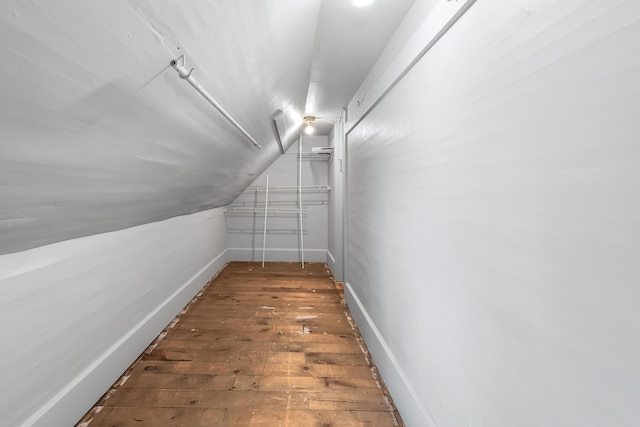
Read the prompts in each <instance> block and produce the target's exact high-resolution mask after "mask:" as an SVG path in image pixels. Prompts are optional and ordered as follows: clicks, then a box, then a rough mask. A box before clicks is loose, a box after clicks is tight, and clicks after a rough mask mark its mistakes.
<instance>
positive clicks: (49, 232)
mask: <svg viewBox="0 0 640 427" xmlns="http://www.w3.org/2000/svg"><path fill="white" fill-rule="evenodd" d="M346 3H349V2H348V1H347V0H325V1H322V2H321V1H320V0H269V1H255V0H224V1H213V0H209V1H207V0H194V1H189V2H184V1H177V0H171V1H169V0H119V1H116V0H114V1H108V2H107V1H98V0H84V1H83V0H73V1H72V0H64V1H63V0H60V1H56V2H50V1H46V0H41V1H36V0H33V1H16V0H13V1H12V0H5V1H3V2H2V5H1V6H0V55H1V57H2V58H3V67H2V68H0V253H1V254H5V253H10V252H15V251H20V250H24V249H29V248H32V247H37V246H40V245H43V244H47V243H52V242H56V241H60V240H66V239H70V238H74V237H80V236H86V235H91V234H96V233H101V232H106V231H113V230H118V229H122V228H126V227H131V226H135V225H139V224H144V223H147V222H152V221H157V220H162V219H166V218H170V217H173V216H177V215H184V214H189V213H193V212H196V211H200V210H205V209H210V208H214V207H219V206H225V205H226V204H228V203H229V202H230V201H232V200H233V199H234V198H235V197H236V196H237V195H238V194H239V193H240V192H241V191H242V190H243V189H244V188H245V187H246V186H247V185H249V184H250V183H251V182H252V181H253V180H254V179H255V177H257V176H258V175H259V174H260V173H261V172H262V171H263V170H264V169H265V168H266V167H268V165H270V164H271V163H272V162H273V161H274V160H275V159H276V158H277V157H278V155H279V154H280V148H279V146H278V143H277V141H276V137H275V133H274V126H273V122H272V117H273V115H274V114H275V113H276V111H278V110H282V111H284V114H283V116H284V117H285V118H286V120H287V122H286V124H287V126H288V130H289V133H288V139H287V140H286V141H285V145H287V144H290V143H291V142H292V141H293V140H294V139H295V137H296V136H297V132H298V129H299V123H298V122H295V121H294V120H293V119H292V118H293V117H295V116H298V117H300V116H302V115H303V114H304V113H305V111H304V109H305V106H308V105H309V101H308V98H309V97H311V98H313V102H312V104H313V109H314V110H316V111H319V112H321V113H322V114H324V115H332V116H337V115H339V114H340V108H342V107H343V106H345V105H346V104H347V102H348V100H349V99H350V97H351V96H352V95H353V93H354V92H355V91H356V89H357V86H358V85H359V83H360V82H361V81H362V79H363V78H364V76H366V74H367V72H368V70H369V69H370V68H371V65H372V64H373V62H374V61H375V59H376V58H377V56H378V55H379V53H380V51H381V50H382V49H383V48H384V46H385V44H386V40H388V38H389V37H390V35H391V34H392V33H393V31H394V29H395V28H396V27H397V26H398V24H399V22H400V20H401V19H402V18H403V16H404V15H405V14H406V12H407V10H408V8H409V7H410V6H411V3H412V0H408V1H403V0H387V1H380V0H379V1H378V3H380V4H379V5H378V6H376V4H375V3H374V4H373V5H372V6H370V7H369V8H367V9H357V8H354V7H345V4H346ZM376 7H377V8H376ZM332 45H333V46H335V50H332V49H331V46H332ZM354 49H355V50H354ZM332 52H333V53H332ZM348 52H351V53H352V54H351V55H349V54H348ZM353 52H359V53H358V54H353ZM181 55H185V59H186V66H187V68H195V70H194V72H193V76H194V77H195V78H196V79H197V80H198V81H199V83H200V84H201V85H202V86H203V87H204V88H205V89H207V91H208V92H209V93H210V94H211V95H212V96H213V97H214V98H215V99H216V100H217V101H218V102H219V103H220V104H221V105H222V106H223V107H224V108H225V109H226V110H227V111H228V112H229V113H230V114H231V115H232V116H233V117H234V118H235V120H237V121H238V122H239V123H240V124H241V125H242V126H243V127H244V128H245V129H246V130H247V131H248V132H249V133H250V134H251V135H252V136H253V137H254V138H256V139H257V140H258V141H259V142H260V144H261V145H262V147H263V148H262V149H261V150H258V149H257V148H255V147H254V146H253V145H252V144H251V142H250V141H248V140H247V139H246V138H244V137H243V136H242V135H241V134H240V133H238V131H237V130H236V129H234V128H233V127H232V126H230V124H229V123H228V122H227V121H226V120H225V119H224V118H222V116H221V115H220V114H219V113H217V111H216V110H215V109H214V108H213V107H212V106H211V105H210V104H208V103H207V101H206V100H205V99H204V98H202V97H201V96H200V95H199V94H198V93H197V92H196V91H195V90H194V89H193V88H192V87H191V86H189V85H188V84H187V83H186V82H185V81H184V80H181V79H180V78H179V76H178V74H177V72H176V71H175V70H174V69H173V68H171V67H170V66H169V62H170V61H171V60H173V59H176V58H178V57H179V56H181ZM326 130H327V129H326V128H325V129H324V131H326Z"/></svg>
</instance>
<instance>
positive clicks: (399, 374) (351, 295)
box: [344, 283, 437, 427]
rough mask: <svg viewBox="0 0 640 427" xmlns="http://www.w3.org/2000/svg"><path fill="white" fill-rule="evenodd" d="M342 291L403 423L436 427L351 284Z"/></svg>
mask: <svg viewBox="0 0 640 427" xmlns="http://www.w3.org/2000/svg"><path fill="white" fill-rule="evenodd" d="M344 290H345V301H346V303H347V306H348V307H349V310H350V311H351V314H352V316H353V318H354V320H355V322H356V325H358V329H359V330H360V333H361V334H362V337H363V338H364V340H365V343H366V344H367V348H368V349H369V353H371V357H372V358H373V360H374V362H375V364H376V367H377V368H378V371H379V372H380V375H381V376H382V379H383V381H384V383H385V385H386V386H387V389H389V392H390V393H391V397H392V398H393V401H394V403H395V405H396V407H397V408H398V411H399V412H400V415H401V416H402V419H403V421H404V423H405V424H406V425H407V427H414V426H415V427H418V426H420V427H437V424H436V422H435V420H434V419H433V417H432V416H431V414H430V413H429V410H428V409H427V408H426V407H425V405H424V404H423V403H422V400H421V399H420V397H419V396H418V394H417V393H416V392H415V390H414V388H413V387H412V385H411V381H409V377H408V376H407V375H406V374H405V372H404V371H403V370H402V367H401V366H400V364H399V363H398V360H397V359H396V358H395V356H394V355H393V352H392V351H391V349H390V348H389V346H388V345H387V343H386V342H385V340H384V338H383V337H382V335H381V334H380V331H379V330H378V328H377V327H376V325H375V324H374V323H373V320H372V319H371V317H370V316H369V314H368V313H367V310H366V309H365V307H364V306H363V305H362V303H361V301H360V299H359V298H358V296H357V295H356V293H355V291H354V290H353V288H352V287H351V285H350V284H349V283H345V289H344Z"/></svg>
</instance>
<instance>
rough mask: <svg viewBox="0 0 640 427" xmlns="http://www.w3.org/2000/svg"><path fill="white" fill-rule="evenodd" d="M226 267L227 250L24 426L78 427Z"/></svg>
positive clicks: (114, 345) (77, 377)
mask: <svg viewBox="0 0 640 427" xmlns="http://www.w3.org/2000/svg"><path fill="white" fill-rule="evenodd" d="M226 263H227V251H226V250H225V251H223V252H222V253H221V254H220V255H218V256H217V257H216V258H214V259H213V260H211V261H210V262H209V263H208V264H207V265H205V266H204V267H203V268H202V269H200V271H198V272H197V273H196V274H194V275H193V276H192V277H191V278H190V279H189V280H188V281H187V282H186V283H185V284H183V285H182V286H181V287H180V288H179V289H177V290H176V291H175V292H174V293H173V294H171V296H169V297H168V298H167V299H166V300H165V301H164V302H163V303H162V304H160V305H159V306H158V307H156V308H155V309H154V310H153V311H152V312H150V313H149V314H148V315H147V316H146V317H145V318H144V319H142V320H141V321H140V322H139V323H138V324H137V325H135V326H134V327H133V328H132V329H131V330H130V331H129V332H128V333H127V334H125V335H124V336H123V337H122V338H120V339H119V340H118V341H117V342H116V343H114V344H113V345H112V346H111V347H110V348H109V349H108V350H107V351H106V352H105V353H104V354H103V355H102V356H101V357H100V358H98V359H97V360H95V361H94V362H93V363H92V364H91V365H90V366H88V367H87V368H86V369H85V370H84V371H82V372H81V373H80V374H79V375H77V376H76V377H75V378H74V379H73V380H72V381H71V382H69V383H68V384H67V386H65V387H64V388H63V389H62V390H60V391H59V392H58V393H57V394H56V395H55V396H53V397H52V398H51V399H50V400H49V401H48V402H47V403H46V404H44V405H43V406H42V407H41V408H40V409H39V410H38V411H36V412H35V413H34V414H33V415H32V416H31V417H29V418H28V419H27V420H26V421H25V422H23V423H22V427H30V426H43V427H44V426H63V425H74V424H75V423H76V422H77V421H78V420H79V419H80V418H81V417H82V416H83V415H84V414H85V413H86V412H87V411H88V410H89V409H91V407H92V406H93V405H94V404H95V402H96V401H97V400H98V399H100V397H101V396H102V395H103V394H104V393H105V391H106V390H108V389H109V387H110V386H111V385H112V384H113V383H114V382H115V381H116V380H117V379H118V378H119V377H120V375H122V373H123V372H124V371H125V370H126V369H127V368H128V367H129V366H130V365H131V363H132V362H133V361H134V360H136V358H137V357H138V356H139V355H140V354H141V353H142V352H143V351H144V350H145V348H147V346H148V345H149V344H150V343H151V342H152V341H153V340H154V339H155V338H156V337H157V336H158V334H160V333H161V332H162V330H163V329H164V328H165V327H166V326H167V325H168V324H169V323H170V322H171V321H172V320H173V319H174V318H175V317H176V315H178V314H179V313H180V311H181V310H182V308H183V307H184V306H185V305H186V304H187V303H188V302H189V301H191V300H192V299H193V297H194V296H195V295H197V293H198V292H199V291H200V290H201V289H202V287H203V286H204V285H205V284H206V283H207V282H208V281H209V279H211V277H213V276H214V275H215V274H216V273H217V272H218V271H220V270H221V269H222V268H223V267H224V266H225V264H226Z"/></svg>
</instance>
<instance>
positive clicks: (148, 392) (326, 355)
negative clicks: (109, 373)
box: [77, 262, 403, 427]
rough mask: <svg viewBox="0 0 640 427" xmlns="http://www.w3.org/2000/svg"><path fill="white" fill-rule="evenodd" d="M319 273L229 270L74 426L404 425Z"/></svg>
mask: <svg viewBox="0 0 640 427" xmlns="http://www.w3.org/2000/svg"><path fill="white" fill-rule="evenodd" d="M341 301H342V296H341V289H339V288H336V286H335V284H334V283H333V281H332V279H331V277H330V273H329V272H328V270H327V268H326V266H325V265H324V264H306V265H305V269H301V268H300V264H292V263H268V264H266V265H265V268H264V269H263V268H262V267H261V266H260V264H259V263H241V262H234V263H230V264H229V265H227V266H226V267H225V268H224V270H222V272H220V274H219V275H218V276H217V277H216V278H215V279H213V280H212V281H211V282H210V283H209V284H208V285H207V286H206V287H205V289H203V291H202V292H201V293H200V294H199V295H198V296H197V297H196V298H195V299H194V300H193V301H192V302H191V303H190V304H189V306H188V307H187V309H185V311H183V313H182V314H180V315H179V316H178V317H177V318H176V319H175V320H174V322H172V324H171V325H170V326H169V327H168V328H167V330H166V331H165V332H164V333H163V334H162V335H161V336H160V337H159V339H158V340H157V341H156V342H155V343H154V344H153V345H152V346H151V347H150V348H149V349H148V350H147V351H146V352H145V354H144V355H143V356H142V357H141V358H140V359H138V361H136V362H135V363H134V364H133V365H132V366H131V368H130V369H129V370H128V371H127V372H126V373H125V374H124V375H123V377H122V378H121V379H120V380H119V381H118V382H117V383H116V384H115V385H114V386H113V387H112V389H111V390H110V391H109V392H108V393H107V394H105V396H104V397H103V398H102V400H101V401H100V402H99V403H98V404H97V405H96V406H95V407H94V408H93V409H92V410H91V411H89V412H88V413H87V414H86V415H85V416H84V417H83V419H82V420H81V421H80V423H78V424H77V426H78V427H107V426H108V427H120V426H154V427H160V426H171V427H174V426H184V427H196V426H220V427H232V426H265V427H266V426H269V427H275V426H305V427H307V426H322V427H328V426H402V425H403V424H402V421H401V420H400V417H399V416H398V415H397V413H396V412H395V411H394V409H393V404H392V402H391V398H390V397H389V396H388V394H387V393H386V389H384V386H383V385H382V384H381V381H379V380H378V379H377V375H376V370H375V368H374V367H373V366H371V365H370V363H369V361H368V360H369V358H368V355H367V353H366V349H365V348H364V344H363V343H362V339H361V338H360V336H359V334H358V333H357V331H356V330H355V329H354V327H353V322H352V320H351V317H350V315H349V314H348V310H347V307H346V306H345V305H344V303H343V302H341Z"/></svg>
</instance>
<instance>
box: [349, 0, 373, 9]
mask: <svg viewBox="0 0 640 427" xmlns="http://www.w3.org/2000/svg"><path fill="white" fill-rule="evenodd" d="M371 3H373V0H353V4H355V5H356V6H358V7H364V6H369V5H370V4H371Z"/></svg>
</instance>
